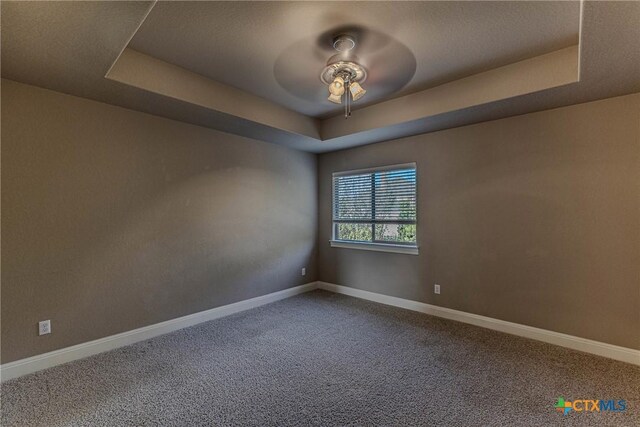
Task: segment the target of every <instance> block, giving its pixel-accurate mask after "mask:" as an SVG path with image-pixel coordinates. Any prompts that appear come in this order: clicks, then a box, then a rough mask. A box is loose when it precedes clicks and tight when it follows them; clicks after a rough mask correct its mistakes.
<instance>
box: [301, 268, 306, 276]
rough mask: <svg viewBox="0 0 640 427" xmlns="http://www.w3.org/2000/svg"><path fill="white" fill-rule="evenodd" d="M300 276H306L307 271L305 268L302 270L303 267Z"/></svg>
mask: <svg viewBox="0 0 640 427" xmlns="http://www.w3.org/2000/svg"><path fill="white" fill-rule="evenodd" d="M302 275H303V276H306V275H307V269H306V268H304V267H303V268H302Z"/></svg>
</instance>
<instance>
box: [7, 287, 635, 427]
mask: <svg viewBox="0 0 640 427" xmlns="http://www.w3.org/2000/svg"><path fill="white" fill-rule="evenodd" d="M559 396H563V397H565V398H566V399H567V400H572V399H578V398H584V399H616V400H618V399H625V400H626V401H627V411H626V412H624V413H610V412H601V413H586V412H581V413H578V412H570V413H569V414H568V415H566V416H564V415H562V414H560V413H558V412H556V411H555V410H554V408H553V404H554V402H555V401H556V399H557V398H558V397H559ZM0 399H1V403H2V418H1V421H2V425H3V426H32V425H38V426H62V425H65V426H66V425H74V426H90V425H99V426H129V425H136V426H147V425H164V426H174V425H175V426H199V425H207V426H226V425H254V426H294V425H295V426H306V425H323V426H333V425H339V426H347V425H385V426H387V425H398V426H412V425H451V426H471V425H475V426H480V425H482V426H500V425H504V426H513V425H527V426H529V425H539V426H543V425H555V424H558V425H560V424H562V425H612V426H614V425H615V426H624V425H629V426H631V425H635V426H638V425H640V368H639V367H636V366H633V365H629V364H625V363H620V362H615V361H612V360H608V359H604V358H599V357H595V356H590V355H588V354H584V353H579V352H575V351H571V350H567V349H564V348H560V347H555V346H552V345H548V344H544V343H540V342H536V341H531V340H527V339H524V338H519V337H515V336H511V335H506V334H502V333H499V332H494V331H490V330H486V329H482V328H478V327H474V326H470V325H465V324H462V323H457V322H452V321H448V320H443V319H439V318H435V317H431V316H427V315H424V314H419V313H414V312H411V311H406V310H402V309H398V308H394V307H388V306H384V305H380V304H376V303H371V302H367V301H362V300H358V299H355V298H350V297H346V296H342V295H337V294H332V293H328V292H324V291H313V292H310V293H307V294H303V295H300V296H296V297H293V298H290V299H287V300H283V301H280V302H277V303H274V304H270V305H267V306H264V307H260V308H257V309H254V310H250V311H246V312H243V313H239V314H236V315H233V316H230V317H226V318H223V319H218V320H214V321H211V322H208V323H204V324H202V325H198V326H195V327H192V328H189V329H184V330H181V331H178V332H174V333H171V334H168V335H164V336H161V337H158V338H155V339H152V340H148V341H145V342H141V343H138V344H135V345H132V346H128V347H124V348H121V349H118V350H114V351H111V352H108V353H103V354H99V355H97V356H94V357H91V358H87V359H84V360H80V361H77V362H73V363H69V364H66V365H62V366H58V367H55V368H52V369H49V370H46V371H41V372H38V373H35V374H32V375H29V376H25V377H22V378H18V379H15V380H12V381H8V382H6V383H5V384H3V385H2V389H1V391H0Z"/></svg>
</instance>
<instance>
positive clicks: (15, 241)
mask: <svg viewBox="0 0 640 427" xmlns="http://www.w3.org/2000/svg"><path fill="white" fill-rule="evenodd" d="M316 178H317V169H316V158H315V156H314V155H312V154H306V153H302V152H297V151H293V150H289V149H286V148H284V147H281V146H278V145H275V144H269V143H264V142H258V141H254V140H250V139H246V138H242V137H238V136H233V135H229V134H224V133H221V132H216V131H213V130H210V129H205V128H200V127H197V126H193V125H188V124H184V123H179V122H175V121H171V120H167V119H163V118H159V117H154V116H150V115H147V114H143V113H139V112H134V111H130V110H126V109H123V108H119V107H114V106H109V105H106V104H102V103H98V102H95V101H89V100H86V99H81V98H76V97H72V96H68V95H63V94H60V93H56V92H52V91H48V90H43V89H38V88H35V87H33V86H27V85H23V84H19V83H15V82H12V81H8V80H2V289H1V291H2V322H1V327H2V357H1V360H2V363H7V362H11V361H13V360H16V359H20V358H24V357H27V356H32V355H35V354H39V353H43V352H47V351H51V350H54V349H58V348H62V347H66V346H70V345H73V344H78V343H81V342H85V341H88V340H92V339H96V338H100V337H104V336H108V335H111V334H115V333H118V332H123V331H127V330H131V329H134V328H138V327H141V326H145V325H149V324H153V323H157V322H160V321H163V320H168V319H172V318H175V317H179V316H183V315H186V314H190V313H194V312H198V311H201V310H206V309H209V308H212V307H216V306H219V305H224V304H228V303H232V302H235V301H239V300H243V299H247V298H251V297H255V296H258V295H262V294H266V293H270V292H274V291H278V290H281V289H284V288H288V287H291V286H294V285H299V284H302V283H307V282H311V281H314V280H316V278H317V277H316V274H317V273H316V271H317V268H316V262H315V260H316V253H315V250H316V242H317V236H316V232H317V181H316ZM305 266H306V267H307V276H306V277H302V276H301V274H300V269H301V268H302V267H305ZM44 319H51V321H52V330H53V333H52V334H51V335H47V336H42V337H38V336H37V322H38V321H39V320H44Z"/></svg>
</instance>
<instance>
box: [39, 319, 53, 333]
mask: <svg viewBox="0 0 640 427" xmlns="http://www.w3.org/2000/svg"><path fill="white" fill-rule="evenodd" d="M50 333H51V320H43V321H42V322H38V335H46V334H50Z"/></svg>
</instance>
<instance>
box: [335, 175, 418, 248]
mask: <svg viewBox="0 0 640 427" xmlns="http://www.w3.org/2000/svg"><path fill="white" fill-rule="evenodd" d="M416 206H417V200H416V167H415V164H409V165H399V166H397V167H393V166H387V167H383V168H379V169H369V170H365V171H354V172H341V173H336V174H334V176H333V222H334V235H333V236H334V240H349V241H362V242H377V243H400V244H413V245H415V242H416V236H415V234H416V233H415V231H416Z"/></svg>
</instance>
